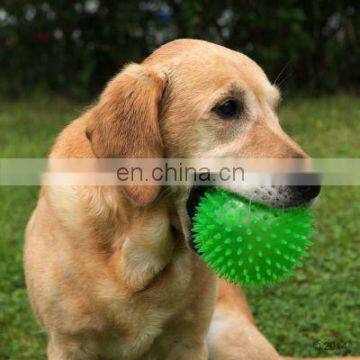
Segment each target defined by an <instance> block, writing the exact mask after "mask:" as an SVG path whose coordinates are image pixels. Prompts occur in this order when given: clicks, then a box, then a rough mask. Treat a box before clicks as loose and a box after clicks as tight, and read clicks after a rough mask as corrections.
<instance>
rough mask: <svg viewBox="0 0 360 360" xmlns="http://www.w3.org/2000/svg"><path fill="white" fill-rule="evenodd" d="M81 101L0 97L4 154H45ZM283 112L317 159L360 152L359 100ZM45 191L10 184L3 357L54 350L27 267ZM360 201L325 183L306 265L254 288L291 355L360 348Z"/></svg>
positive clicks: (0, 317)
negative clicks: (27, 248) (34, 219)
mask: <svg viewBox="0 0 360 360" xmlns="http://www.w3.org/2000/svg"><path fill="white" fill-rule="evenodd" d="M81 108H82V106H81V105H80V104H74V103H70V102H68V101H65V100H61V99H56V98H54V99H52V98H46V99H41V100H40V99H31V100H22V101H17V102H4V101H0V157H44V156H45V155H46V154H47V152H48V150H49V148H50V146H51V143H52V142H53V139H54V137H55V135H56V134H57V133H58V132H59V130H60V129H61V128H62V127H63V126H64V125H65V124H67V123H68V122H69V121H70V120H71V119H73V118H74V117H75V116H76V115H77V114H78V113H79V112H80V111H81ZM280 117H281V119H282V123H283V126H284V127H285V129H286V130H287V131H288V133H289V134H291V135H292V136H293V137H294V138H295V139H296V140H297V141H298V142H299V143H300V144H302V145H303V147H304V148H305V149H306V150H307V151H308V153H309V154H311V155H312V156H314V157H359V155H360V144H359V134H360V99H359V98H355V97H351V96H338V97H328V98H321V99H309V100H297V101H292V102H289V103H288V104H285V105H284V106H283V109H282V110H281V114H280ZM37 192H38V188H35V187H3V188H0V200H1V201H0V229H1V230H0V359H1V360H2V359H14V360H20V359H34V360H35V359H44V358H45V353H44V351H45V346H46V337H45V334H44V332H43V331H42V330H41V329H40V328H39V327H38V326H37V324H36V322H35V321H34V318H33V316H32V313H31V310H30V307H29V304H28V300H27V295H26V289H25V283H24V276H23V269H22V248H23V233H24V227H25V224H26V222H27V219H28V218H29V216H30V213H31V211H32V209H33V208H34V206H35V201H36V197H37ZM359 207H360V188H356V187H327V188H324V189H323V192H322V196H321V199H320V201H319V202H318V203H317V205H316V207H315V209H314V213H315V216H316V223H317V229H318V233H317V235H316V236H315V238H314V240H315V245H314V246H313V247H312V249H311V251H310V258H308V259H307V260H306V263H305V266H304V268H303V269H302V270H300V271H298V272H297V273H296V275H295V276H293V277H291V278H290V279H288V280H286V281H285V282H284V283H282V284H280V285H275V286H272V287H271V288H260V289H254V288H251V289H246V293H247V294H248V298H249V302H250V305H251V307H252V309H253V311H254V314H255V317H256V319H257V322H258V325H259V327H260V329H261V330H262V331H263V332H264V333H265V335H266V336H267V337H268V338H269V339H270V341H271V342H272V343H273V344H274V345H275V346H276V348H277V349H278V350H279V351H280V352H281V353H283V354H288V355H290V354H293V355H298V356H333V355H345V354H349V355H350V354H351V355H360V321H359V320H360V239H359V232H360V217H359V214H360V208H359ZM315 342H320V343H318V344H317V346H314V343H315ZM326 342H330V343H328V344H326ZM326 345H328V346H326ZM334 348H335V349H334Z"/></svg>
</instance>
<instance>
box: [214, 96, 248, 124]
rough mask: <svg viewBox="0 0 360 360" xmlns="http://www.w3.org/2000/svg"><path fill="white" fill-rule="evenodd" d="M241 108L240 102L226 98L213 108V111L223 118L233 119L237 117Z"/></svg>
mask: <svg viewBox="0 0 360 360" xmlns="http://www.w3.org/2000/svg"><path fill="white" fill-rule="evenodd" d="M242 110H243V107H242V105H241V104H239V103H238V102H237V101H236V100H233V99H232V100H227V101H225V102H224V103H222V104H221V105H218V106H216V107H215V108H214V111H215V112H216V113H217V114H218V115H219V116H221V117H222V118H224V119H233V118H237V117H239V115H240V114H241V112H242Z"/></svg>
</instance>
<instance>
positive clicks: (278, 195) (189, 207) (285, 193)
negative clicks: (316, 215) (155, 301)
mask: <svg viewBox="0 0 360 360" xmlns="http://www.w3.org/2000/svg"><path fill="white" fill-rule="evenodd" d="M212 187H213V186H211V185H192V186H191V188H190V192H189V196H188V198H187V201H186V212H187V215H188V217H189V230H188V231H189V234H188V239H189V245H190V247H191V248H192V249H194V250H195V251H196V248H195V244H194V234H193V230H192V229H193V225H194V220H193V218H194V216H195V213H196V208H197V207H198V205H199V202H200V200H201V198H202V197H203V196H204V195H205V193H206V192H207V191H209V190H210V189H211V188H212ZM223 189H224V190H225V191H230V192H234V193H236V194H238V195H240V196H242V197H243V198H246V199H248V200H249V201H251V202H254V203H261V204H265V205H267V206H270V207H274V208H290V207H310V206H312V205H313V203H314V201H315V199H316V198H317V196H318V195H319V193H320V186H282V187H281V186H280V187H279V186H272V187H270V188H269V187H258V188H252V189H250V188H248V189H247V188H244V189H241V191H234V189H230V190H229V189H226V188H223Z"/></svg>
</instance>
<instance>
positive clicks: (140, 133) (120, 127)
mask: <svg viewBox="0 0 360 360" xmlns="http://www.w3.org/2000/svg"><path fill="white" fill-rule="evenodd" d="M279 102H280V94H279V91H278V89H277V88H276V87H274V86H273V85H272V84H271V83H270V82H269V80H268V79H267V77H266V75H265V73H264V72H263V70H262V69H261V68H260V67H259V66H258V65H257V64H256V63H255V62H254V61H252V60H251V59H249V58H248V57H247V56H245V55H243V54H240V53H238V52H236V51H232V50H229V49H227V48H224V47H221V46H218V45H215V44H211V43H208V42H205V41H199V40H177V41H174V42H171V43H168V44H166V45H164V46H162V47H161V48H159V49H158V50H156V51H155V52H154V53H153V54H152V55H151V56H149V57H148V58H147V59H146V60H145V61H144V62H143V63H142V64H140V65H136V64H132V65H129V66H127V67H126V68H125V69H124V70H123V71H122V72H121V73H120V74H119V75H117V76H116V77H115V78H114V79H113V80H112V81H111V82H110V83H109V84H108V86H107V88H106V89H105V91H104V92H103V94H102V96H101V98H100V101H99V103H98V104H97V105H96V106H95V108H94V112H95V116H93V117H92V119H91V122H90V123H89V126H88V129H87V135H88V138H89V139H90V141H91V144H92V148H93V151H94V153H95V154H96V156H98V157H128V158H131V157H132V158H135V157H141V158H151V157H153V158H161V157H164V156H165V157H167V158H171V157H173V158H216V157H232V158H234V157H238V158H306V157H307V155H306V153H305V152H304V151H303V150H302V149H301V148H300V147H299V145H297V144H296V143H295V142H294V141H293V140H292V139H291V138H290V137H289V136H288V135H286V134H285V133H284V131H283V130H282V128H281V127H280V124H279V121H278V116H277V107H278V105H279ZM203 190H204V189H203V188H202V189H198V188H192V189H190V188H187V189H185V190H184V191H183V192H182V194H180V195H179V212H180V215H181V217H182V218H183V219H186V218H187V219H188V217H187V215H189V214H190V215H191V214H192V213H193V212H194V208H195V206H196V204H197V201H198V198H199V195H201V193H202V192H203ZM231 190H232V191H236V192H238V193H240V194H242V195H243V196H245V197H251V199H252V200H253V201H258V202H265V203H269V204H271V205H272V206H296V205H299V204H306V203H309V202H311V201H312V200H313V199H314V198H315V197H316V196H317V195H318V193H319V186H312V187H308V186H275V187H270V188H267V187H259V186H258V187H252V188H249V187H241V186H239V187H233V188H231ZM125 192H126V194H127V196H128V197H129V198H131V199H132V200H134V201H135V203H137V204H138V205H140V206H146V205H148V204H149V203H151V202H152V201H154V200H155V199H156V197H157V196H158V194H159V192H160V187H159V186H147V187H144V186H135V185H130V186H127V187H125ZM184 194H186V195H184ZM264 194H266V196H265V197H264ZM181 199H187V213H188V214H185V212H184V209H185V203H186V200H185V201H184V200H181ZM184 222H186V220H184ZM187 222H188V221H187ZM185 227H186V226H185Z"/></svg>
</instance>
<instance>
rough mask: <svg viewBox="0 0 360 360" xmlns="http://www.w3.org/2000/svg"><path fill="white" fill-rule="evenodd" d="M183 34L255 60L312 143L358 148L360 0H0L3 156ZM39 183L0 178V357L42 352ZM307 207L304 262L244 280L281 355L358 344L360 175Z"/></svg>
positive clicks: (295, 133) (295, 132)
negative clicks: (308, 244) (37, 278)
mask: <svg viewBox="0 0 360 360" xmlns="http://www.w3.org/2000/svg"><path fill="white" fill-rule="evenodd" d="M181 37H194V38H200V39H205V40H209V41H213V42H216V43H219V44H223V45H225V46H227V47H230V48H232V49H235V50H239V51H241V52H244V53H245V54H247V55H249V56H250V57H251V58H253V59H254V60H256V61H257V62H258V63H259V65H260V66H262V67H263V68H264V69H265V71H266V73H267V74H268V76H269V79H270V81H271V82H274V81H275V80H276V83H277V84H278V86H279V87H280V88H281V90H282V92H283V95H284V102H283V105H282V106H281V107H280V110H279V111H280V113H279V116H280V120H281V124H282V126H283V127H284V129H285V130H286V131H287V132H288V134H290V136H292V137H293V138H294V139H295V140H296V141H297V142H298V143H299V144H301V145H302V146H303V148H304V149H305V150H306V151H307V152H308V153H309V154H310V155H311V156H313V157H317V158H340V157H343V158H351V157H353V158H355V157H359V155H360V142H359V139H360V136H359V134H360V98H359V90H360V1H359V0H314V1H310V0H309V1H300V0H279V1H270V0H248V1H245V0H238V1H227V0H211V1H210V0H207V1H205V0H197V1H190V0H173V1H161V0H154V1H138V0H133V1H130V0H129V1H125V0H106V1H105V0H101V1H100V0H81V1H80V0H75V1H67V0H52V1H30V0H28V1H25V0H0V160H1V158H41V157H46V156H47V154H48V152H49V150H50V147H51V145H52V143H53V142H54V139H55V137H56V136H57V134H58V133H59V132H60V131H61V129H63V128H64V126H66V124H68V123H69V122H70V121H71V120H73V119H75V118H76V117H77V116H79V114H80V113H81V112H82V111H83V109H84V107H86V106H88V105H89V103H90V101H92V100H94V99H95V98H96V97H97V96H98V95H99V93H100V91H101V89H102V87H103V86H104V84H105V83H106V82H107V81H108V80H109V78H110V77H111V76H113V75H114V74H115V73H117V72H118V71H119V69H120V68H121V66H122V65H123V64H125V63H128V62H131V61H141V60H142V59H143V58H144V57H145V56H146V55H148V54H149V53H150V52H151V51H152V50H154V49H155V48H156V47H158V46H159V45H161V44H163V43H165V42H167V41H170V40H172V39H176V38H181ZM0 165H1V164H0ZM0 171H1V168H0ZM0 178H1V177H0ZM0 185H1V183H0ZM38 191H39V188H38V187H20V186H18V187H15V186H12V187H11V186H10V187H9V186H0V360H8V359H11V360H21V359H25V360H28V359H31V360H37V359H39V360H40V359H44V358H45V349H46V341H47V340H46V335H45V332H44V331H43V330H42V329H41V328H40V327H39V326H38V325H37V324H36V322H35V320H34V317H33V315H32V311H31V309H30V306H29V302H28V298H27V291H26V286H25V280H24V275H23V266H22V250H23V238H24V228H25V225H26V223H27V221H28V219H29V217H30V215H31V212H32V210H33V209H34V207H35V204H36V199H37V196H38ZM313 213H314V216H315V220H316V229H317V233H316V235H315V236H314V245H313V247H312V248H311V250H310V253H309V254H310V256H309V258H308V259H307V260H306V261H305V264H304V267H303V268H302V269H299V270H298V271H297V272H296V274H295V275H294V276H292V277H290V278H288V279H287V280H286V281H284V282H283V283H281V284H276V285H274V286H272V287H264V288H246V289H245V291H246V294H247V296H248V300H249V303H250V306H251V308H252V310H253V312H254V315H255V318H256V321H257V324H258V326H259V328H260V329H261V331H262V332H263V333H264V334H265V336H266V337H267V338H268V339H269V340H270V341H271V342H272V343H273V344H274V346H275V347H276V348H277V349H278V351H280V352H281V353H282V354H284V355H297V356H316V357H317V356H329V357H331V356H335V355H360V322H359V319H360V236H359V234H360V217H359V214H360V188H359V187H355V186H352V187H351V186H338V187H335V186H327V187H324V188H323V189H322V193H321V197H320V199H319V201H318V202H317V204H316V206H315V207H314V209H313ZM264 360H265V359H264Z"/></svg>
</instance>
